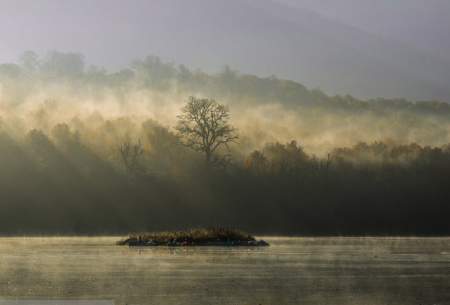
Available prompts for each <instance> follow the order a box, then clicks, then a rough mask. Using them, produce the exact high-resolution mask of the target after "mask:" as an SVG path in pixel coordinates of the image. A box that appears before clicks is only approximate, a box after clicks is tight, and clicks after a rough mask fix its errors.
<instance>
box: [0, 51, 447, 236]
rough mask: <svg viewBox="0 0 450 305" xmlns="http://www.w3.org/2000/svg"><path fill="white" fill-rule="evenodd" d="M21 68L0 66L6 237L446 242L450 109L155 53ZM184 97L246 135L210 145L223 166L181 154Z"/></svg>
mask: <svg viewBox="0 0 450 305" xmlns="http://www.w3.org/2000/svg"><path fill="white" fill-rule="evenodd" d="M19 62H20V64H14V63H5V64H1V65H0V84H1V86H0V89H1V90H0V107H1V108H0V123H1V124H0V162H1V167H2V171H1V173H0V202H1V204H0V208H1V210H2V212H1V213H0V215H1V222H0V230H1V232H3V233H4V234H18V233H27V234H31V233H33V234H46V233H52V234H54V233H56V232H57V233H65V234H73V233H77V234H94V233H95V234H98V233H123V232H127V231H135V230H152V229H153V230H154V229H164V228H170V229H173V228H184V227H192V226H198V225H200V226H205V225H225V226H237V227H242V228H244V229H248V230H252V231H255V232H260V233H266V234H267V233H272V234H273V233H283V234H299V233H300V232H302V233H303V234H420V235H431V234H446V233H448V225H447V219H446V215H447V214H446V212H448V207H447V205H446V202H447V199H448V196H449V193H448V192H449V190H448V183H449V181H448V177H450V175H449V174H448V173H449V170H450V148H449V145H448V143H449V142H450V141H449V131H450V130H449V121H450V115H449V114H450V105H449V104H447V103H443V102H438V101H423V102H411V101H407V100H404V99H381V98H379V99H373V100H360V99H357V98H354V97H352V96H350V95H345V96H329V95H326V94H325V93H323V92H322V91H320V90H317V89H315V90H310V89H308V88H307V87H305V86H303V85H301V84H299V83H296V82H293V81H289V80H283V79H279V78H277V77H274V76H271V77H266V78H261V77H257V76H254V75H248V74H242V73H239V72H237V71H235V70H233V69H232V68H230V67H225V68H224V69H223V70H222V71H221V72H219V73H206V72H202V71H201V70H192V69H190V68H188V67H186V66H182V65H181V66H180V65H177V64H176V63H172V62H166V61H164V60H161V59H160V58H158V57H155V56H148V57H144V58H142V59H139V60H136V61H134V62H132V63H130V64H129V66H128V68H126V69H122V70H120V71H117V72H108V71H107V70H105V69H103V68H99V67H96V66H93V65H91V64H88V63H87V62H86V61H85V59H84V57H83V55H81V54H78V53H64V52H57V51H50V52H48V53H44V54H37V53H34V52H32V51H28V52H26V53H24V54H23V55H21V56H20V60H19ZM190 96H197V97H205V98H212V99H215V100H216V101H217V102H218V103H221V104H224V105H226V106H227V107H228V108H227V109H229V113H230V116H231V118H230V122H229V123H230V124H231V125H232V126H234V127H235V128H236V132H237V135H238V136H239V138H238V140H237V141H236V142H235V143H231V145H229V146H228V149H226V147H222V149H220V150H218V151H217V154H216V155H217V156H219V157H220V158H222V157H223V159H221V160H222V161H224V162H222V163H220V164H219V163H218V164H210V163H208V162H205V158H204V155H203V154H202V152H197V151H194V150H192V149H190V148H189V147H187V146H184V145H182V143H183V141H182V140H183V135H182V134H179V132H178V131H177V130H176V129H175V126H176V124H177V121H178V117H177V115H178V114H180V112H181V110H182V107H183V106H184V105H185V104H186V103H187V101H188V100H189V97H190ZM124 147H131V149H132V150H134V151H136V152H137V153H136V155H134V156H133V155H127V156H124V155H123V154H122V152H121V149H122V148H124ZM128 158H132V159H128ZM129 160H132V166H130V164H129V162H128V161H129ZM225 161H226V162H225ZM423 215H427V217H425V218H424V217H422V216H423ZM431 224H432V225H431Z"/></svg>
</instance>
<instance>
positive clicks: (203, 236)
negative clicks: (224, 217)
mask: <svg viewBox="0 0 450 305" xmlns="http://www.w3.org/2000/svg"><path fill="white" fill-rule="evenodd" d="M117 244H118V245H127V246H130V247H137V246H171V247H177V246H247V247H254V246H268V245H269V244H268V243H267V242H266V241H264V240H256V239H255V237H253V236H251V235H249V234H247V233H245V232H242V231H239V230H235V229H226V228H199V229H191V230H186V231H167V232H152V233H141V234H131V235H130V236H129V237H128V238H126V239H123V240H120V241H118V242H117Z"/></svg>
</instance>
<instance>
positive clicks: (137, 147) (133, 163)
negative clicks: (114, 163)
mask: <svg viewBox="0 0 450 305" xmlns="http://www.w3.org/2000/svg"><path fill="white" fill-rule="evenodd" d="M119 153H120V157H121V158H122V162H123V164H124V166H125V169H126V170H127V172H128V173H129V174H133V175H135V174H138V173H139V172H140V167H139V158H140V156H141V155H142V154H143V153H144V149H143V147H142V143H141V141H140V140H139V141H138V142H137V143H136V144H132V143H131V142H130V141H129V140H127V141H125V142H123V143H122V144H121V145H120V146H119Z"/></svg>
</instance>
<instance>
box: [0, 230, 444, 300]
mask: <svg viewBox="0 0 450 305" xmlns="http://www.w3.org/2000/svg"><path fill="white" fill-rule="evenodd" d="M118 239H119V238H118V237H32V238H25V237H14V238H10V237H8V238H0V298H3V299H15V298H19V299H24V300H25V299H28V300H30V299H71V300H76V299H101V300H114V301H115V304H121V305H122V304H129V305H130V304H192V305H194V304H195V305H199V304H223V305H228V304H233V305H240V304H255V305H257V304H263V305H264V304H277V305H282V304H333V305H335V304H346V305H348V304H363V305H371V304H374V305H375V304H376V305H381V304H383V305H386V304H404V305H406V304H408V305H410V304H420V305H428V304H429V305H433V304H450V238H372V237H366V238H344V237H337V238H331V237H329V238H287V237H267V238H264V239H265V240H267V241H268V242H269V243H270V244H271V246H270V247H262V248H222V247H192V248H167V247H163V248H145V249H137V248H128V247H123V246H116V245H115V244H114V242H115V241H116V240H118Z"/></svg>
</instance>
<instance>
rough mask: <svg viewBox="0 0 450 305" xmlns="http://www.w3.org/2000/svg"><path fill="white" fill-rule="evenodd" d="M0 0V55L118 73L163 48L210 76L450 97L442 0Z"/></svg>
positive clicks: (371, 93)
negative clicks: (54, 55) (47, 55)
mask: <svg viewBox="0 0 450 305" xmlns="http://www.w3.org/2000/svg"><path fill="white" fill-rule="evenodd" d="M0 6H1V10H0V20H1V26H0V35H1V37H2V44H1V46H0V58H2V59H3V60H2V61H14V60H15V59H16V56H17V54H18V53H20V52H23V51H24V50H27V49H32V50H36V51H38V52H40V53H43V52H46V51H47V50H51V49H57V50H63V51H66V52H70V51H77V52H81V53H83V54H85V55H86V56H87V59H88V61H89V62H94V63H96V64H98V65H100V66H104V67H107V68H108V69H114V70H117V69H121V68H124V67H126V66H127V65H128V63H129V62H131V61H132V60H134V59H138V58H143V57H145V56H146V55H148V54H157V55H159V56H162V57H163V58H164V59H166V60H172V61H175V62H177V63H182V64H185V65H187V66H189V67H192V68H194V69H196V68H199V69H202V70H204V71H207V72H209V73H216V72H218V71H219V70H220V69H221V68H223V65H224V64H229V65H231V66H233V67H236V68H238V69H239V70H241V71H243V72H244V73H249V74H255V75H258V76H262V77H267V76H270V75H277V76H279V77H281V78H285V79H292V80H295V81H298V82H300V83H302V84H305V85H307V86H308V87H311V88H321V89H323V90H324V91H325V92H327V93H330V94H332V95H334V94H341V95H344V94H347V93H352V94H353V95H355V96H357V97H360V98H376V97H379V96H383V97H389V98H398V97H404V98H409V99H412V100H422V99H440V100H443V101H447V102H448V101H449V100H450V91H449V89H448V83H449V81H450V59H449V57H448V54H450V53H449V50H450V46H449V43H450V39H448V33H447V32H448V31H447V29H448V28H449V27H450V25H449V21H448V20H450V18H449V14H450V9H449V7H448V3H447V2H446V1H445V0H433V1H426V0H414V1H406V0H402V1H395V2H392V1H389V0H382V1H376V4H374V3H373V1H353V0H345V1H339V3H338V2H336V1H310V0H301V1H289V0H277V1H271V0H263V1H261V0H258V1H255V0H232V1H226V2H224V1H220V0H213V1H211V0H192V1H188V2H187V1H181V0H170V1H161V0H157V1H143V0H136V1H133V3H132V5H130V4H129V3H124V2H123V1H117V0H113V1H106V0H99V1H95V2H92V1H86V0H82V1H77V2H73V1H56V0H41V1H38V2H32V3H30V1H24V0H19V1H11V0H2V1H0ZM205 25H206V26H205Z"/></svg>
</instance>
